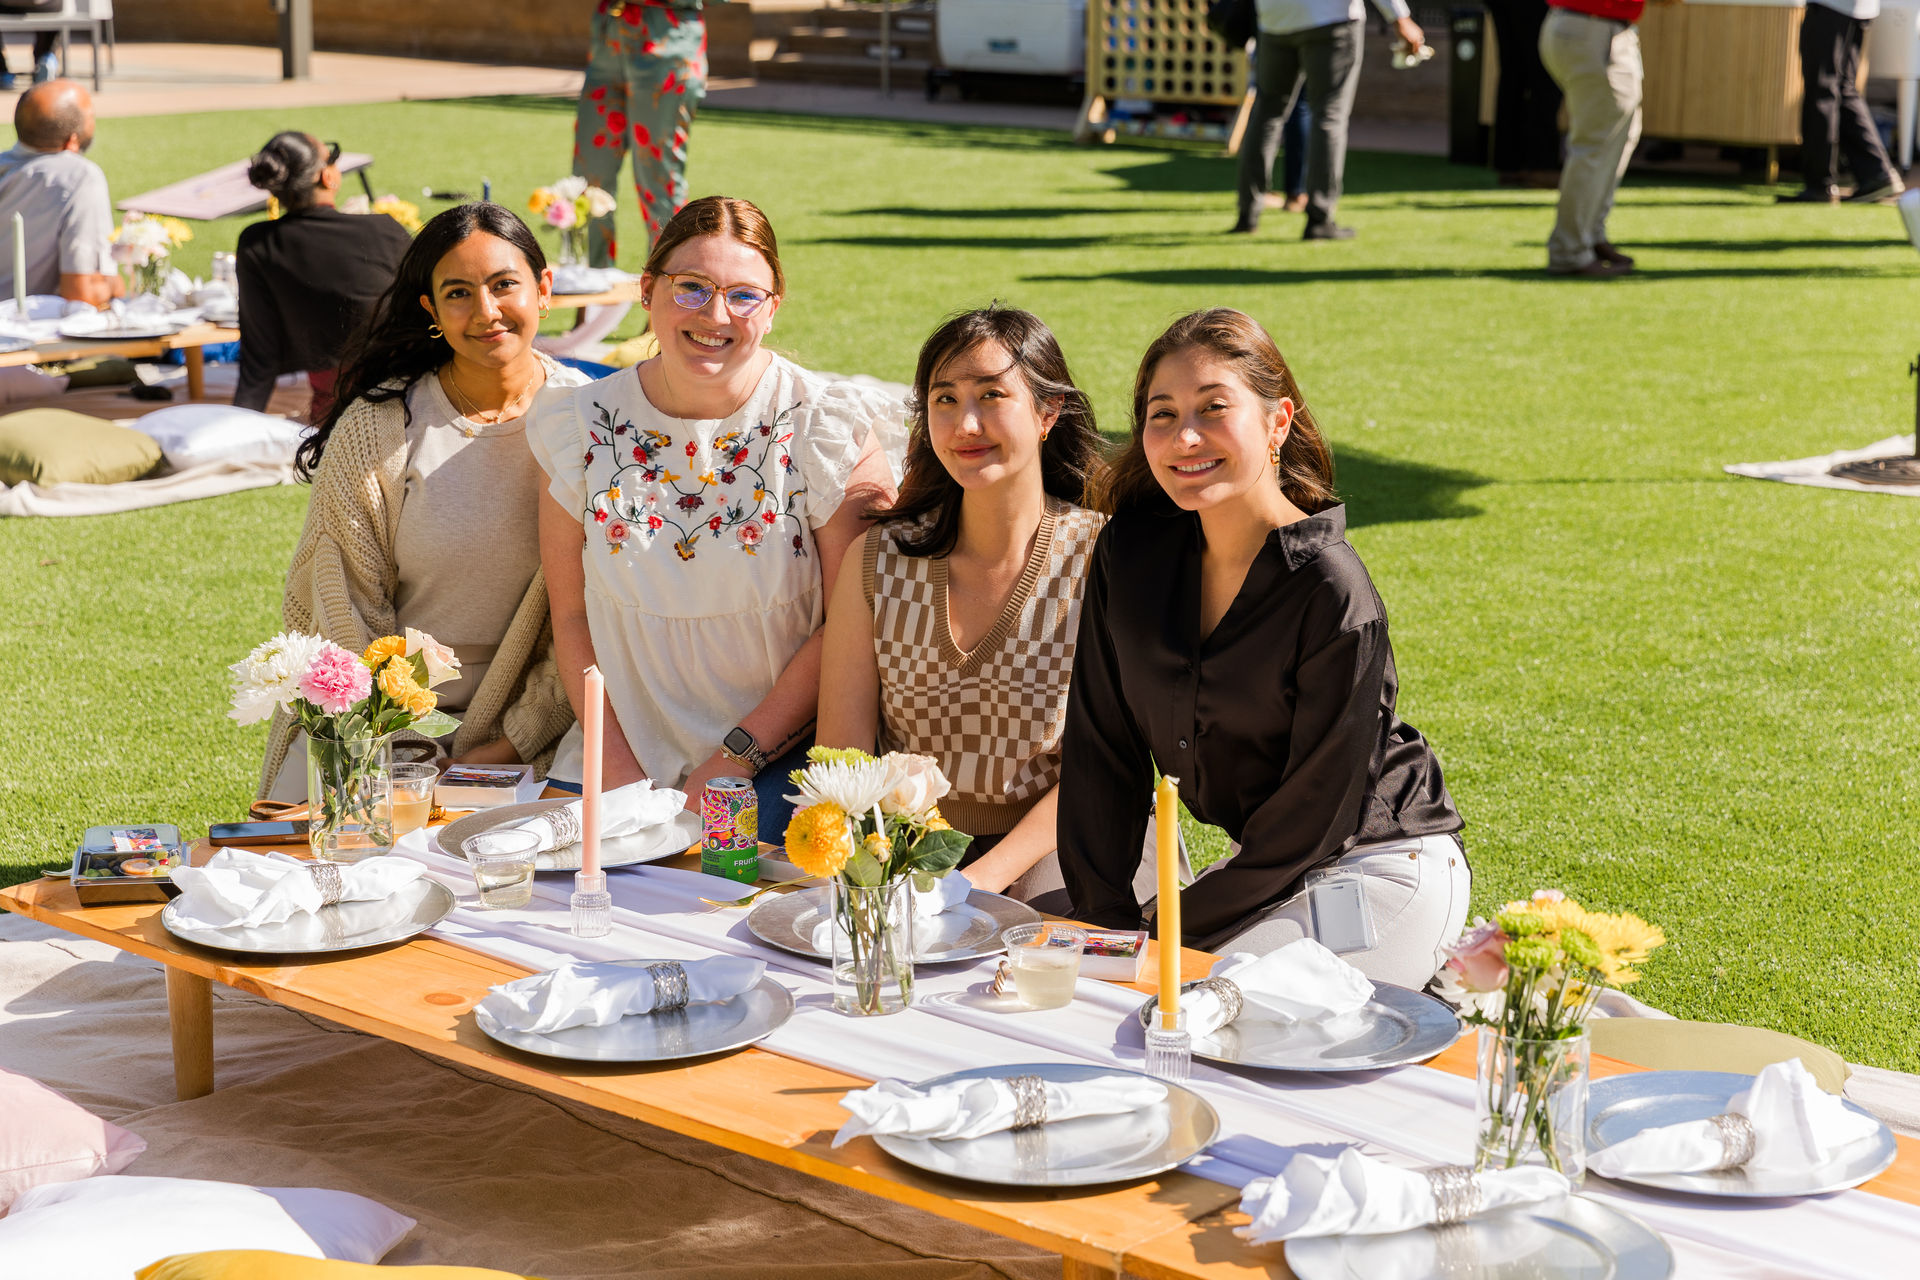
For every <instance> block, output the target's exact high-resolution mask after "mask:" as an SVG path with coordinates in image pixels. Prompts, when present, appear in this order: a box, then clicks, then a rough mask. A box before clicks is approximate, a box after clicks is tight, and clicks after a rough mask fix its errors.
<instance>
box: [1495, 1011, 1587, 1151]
mask: <svg viewBox="0 0 1920 1280" xmlns="http://www.w3.org/2000/svg"><path fill="white" fill-rule="evenodd" d="M1587 1044H1588V1042H1587V1033H1586V1032H1585V1031H1584V1030H1582V1031H1580V1032H1578V1033H1576V1034H1574V1035H1570V1036H1562V1037H1559V1038H1557V1039H1551V1040H1538V1039H1528V1038H1523V1037H1519V1036H1510V1035H1508V1034H1507V1033H1505V1032H1503V1031H1498V1030H1495V1029H1494V1028H1492V1027H1482V1028H1480V1045H1479V1064H1478V1070H1477V1072H1476V1073H1475V1091H1474V1121H1475V1124H1474V1132H1475V1133H1476V1134H1477V1135H1478V1137H1477V1142H1476V1148H1475V1151H1474V1157H1473V1167H1474V1168H1475V1169H1476V1170H1487V1169H1515V1168H1519V1167H1520V1166H1522V1165H1530V1164H1541V1165H1546V1166H1547V1167H1548V1168H1550V1169H1553V1170H1555V1171H1556V1172H1559V1173H1563V1174H1565V1175H1566V1176H1567V1177H1568V1178H1569V1179H1570V1180H1572V1181H1573V1182H1575V1183H1578V1182H1579V1181H1580V1178H1581V1175H1582V1174H1584V1173H1585V1172H1586V1168H1587V1141H1586V1133H1587V1058H1588V1047H1587Z"/></svg>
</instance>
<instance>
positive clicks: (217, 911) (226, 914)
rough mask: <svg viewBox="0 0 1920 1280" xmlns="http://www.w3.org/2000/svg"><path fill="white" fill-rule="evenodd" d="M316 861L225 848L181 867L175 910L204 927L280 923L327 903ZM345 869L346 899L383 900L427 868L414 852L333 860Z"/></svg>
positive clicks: (176, 873)
mask: <svg viewBox="0 0 1920 1280" xmlns="http://www.w3.org/2000/svg"><path fill="white" fill-rule="evenodd" d="M314 865H315V864H314V863H311V862H305V861H302V860H301V859H299V858H291V857H288V856H287V855H286V854H284V853H249V852H247V851H246V850H245V849H222V850H221V851H220V852H218V853H216V854H214V855H213V856H212V857H211V858H209V859H207V863H206V865H205V866H203V867H179V868H176V869H175V870H174V872H173V882H174V884H176V885H178V886H179V887H180V896H179V897H178V898H176V899H175V900H174V904H173V909H174V914H175V916H176V917H177V918H179V920H180V922H181V923H182V924H186V925H190V926H196V927H199V928H204V929H251V928H255V927H257V926H259V925H263V924H279V923H281V922H282V921H285V920H291V919H292V918H293V917H295V916H297V915H302V914H305V913H310V912H314V911H318V910H319V909H320V908H321V907H322V906H324V905H326V901H325V898H324V897H323V896H322V894H321V891H320V882H319V881H318V880H316V879H315V878H314V873H313V867H314ZM328 865H330V866H333V867H335V868H336V869H337V870H338V871H339V873H340V897H339V899H338V900H339V901H341V902H380V901H384V900H385V899H387V898H391V897H392V896H393V895H394V894H396V893H398V892H399V891H400V890H401V889H403V888H405V887H406V886H407V885H410V884H412V883H413V882H414V881H415V880H418V879H419V878H420V877H421V876H423V875H425V874H426V872H427V869H426V868H425V867H424V866H422V865H420V864H419V863H418V862H415V861H414V860H413V859H411V858H378V857H376V858H368V859H366V860H364V861H362V862H355V863H350V864H349V863H331V864H328Z"/></svg>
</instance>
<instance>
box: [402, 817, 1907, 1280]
mask: <svg viewBox="0 0 1920 1280" xmlns="http://www.w3.org/2000/svg"><path fill="white" fill-rule="evenodd" d="M395 852H396V853H397V854H400V855H402V856H405V857H411V858H414V859H416V860H417V861H420V862H422V863H424V864H425V865H426V866H427V868H428V869H429V872H430V873H431V874H432V875H433V876H434V878H435V879H437V880H439V881H441V883H443V884H445V885H446V886H447V887H448V888H449V889H451V890H453V892H454V893H455V894H456V896H458V897H459V898H460V900H461V904H462V905H461V906H460V908H458V909H456V910H455V911H454V913H453V914H452V915H451V916H449V917H448V918H447V919H446V920H445V921H444V922H442V924H441V925H440V926H439V927H438V928H436V929H435V930H434V933H435V934H436V935H437V936H440V937H443V938H446V939H447V940H449V941H452V942H457V943H460V944H461V945H463V946H468V947H472V948H473V949H475V950H477V951H482V952H485V953H487V954H489V955H494V956H498V957H500V958H502V959H506V960H511V961H513V962H514V963H517V964H523V965H526V966H527V967H528V968H530V969H536V970H541V969H548V968H552V967H554V966H555V965H557V964H560V963H562V962H563V961H565V960H567V959H569V958H573V957H583V958H587V959H595V960H610V959H648V960H652V959H670V960H691V959H699V958H701V957H703V956H708V955H712V954H714V953H716V952H722V953H726V954H730V955H750V956H754V957H757V958H759V959H763V960H765V961H766V962H767V964H768V972H769V974H770V975H771V976H773V977H774V978H775V980H776V981H779V982H780V983H782V984H783V985H785V986H786V987H787V988H788V989H789V990H791V991H792V992H793V994H794V997H795V1001H796V1005H797V1008H796V1010H795V1013H794V1016H793V1018H792V1019H791V1020H790V1021H788V1023H787V1024H786V1025H785V1026H783V1027H781V1028H780V1029H779V1030H778V1031H776V1032H774V1034H773V1035H772V1036H770V1037H769V1038H768V1039H767V1040H765V1041H763V1042H762V1047H764V1048H766V1049H769V1050H772V1051H773V1052H776V1053H780V1054H784V1055H785V1056H787V1057H791V1058H797V1059H799V1060H801V1061H804V1062H811V1063H815V1064H817V1065H820V1066H824V1067H829V1068H832V1069H835V1070H839V1071H844V1072H846V1073H848V1074H850V1075H856V1076H860V1077H863V1078H868V1079H872V1078H877V1077H879V1076H894V1077H897V1078H899V1079H903V1080H908V1081H912V1080H919V1079H924V1078H926V1077H928V1076H934V1075H940V1074H943V1073H945V1072H948V1071H954V1070H959V1069H961V1068H964V1067H977V1066H987V1065H993V1064H997V1063H1006V1064H1009V1065H1011V1064H1015V1063H1024V1062H1077V1063H1093V1064H1097V1065H1101V1066H1118V1067H1122V1068H1126V1069H1129V1070H1140V1069H1141V1067H1142V1051H1141V1036H1140V1028H1139V1023H1138V1021H1137V1020H1136V1018H1135V1011H1136V1010H1137V1009H1138V1007H1139V1005H1140V1003H1141V1000H1142V997H1141V995H1140V993H1139V992H1137V991H1132V990H1129V989H1127V988H1124V987H1119V986H1116V985H1113V984H1111V983H1106V982H1100V981H1096V980H1093V979H1082V980H1081V982H1080V984H1079V988H1078V992H1077V994H1076V998H1075V1000H1074V1002H1073V1004H1071V1005H1069V1006H1068V1007H1067V1008H1065V1009H1056V1010H1047V1011H1044V1012H1035V1011H1032V1010H1021V1011H1019V1012H1014V1013H1008V1012H1005V1011H1004V1005H1003V1004H1002V1002H1001V1001H999V1000H998V999H997V998H996V997H993V996H991V995H989V994H987V992H986V984H987V982H988V981H990V980H991V977H992V974H993V967H994V962H993V961H991V960H984V961H978V962H975V963H973V964H956V965H942V966H938V967H928V968H921V969H920V970H919V971H918V972H917V974H916V977H915V983H914V1004H913V1007H912V1008H910V1009H908V1010H906V1011H905V1012H902V1013H898V1014H893V1015H891V1016H887V1017H880V1018H853V1017H847V1016H844V1015H841V1014H838V1013H835V1012H834V1011H833V1005H832V981H831V977H830V975H829V974H828V972H827V968H826V966H825V965H824V964H817V963H814V962H811V961H808V960H805V959H802V958H801V957H799V956H795V955H791V954H789V953H787V952H784V951H780V950H777V949H775V948H772V947H768V946H765V945H763V944H762V943H760V942H759V940H758V939H756V938H755V937H754V936H753V935H752V934H751V933H750V932H748V930H747V927H746V914H747V913H746V912H745V911H742V910H739V909H735V908H715V907H709V906H707V905H706V904H704V903H702V902H701V901H700V898H701V897H702V896H708V897H714V898H734V897H738V896H739V895H740V894H741V893H742V892H743V891H744V888H743V886H740V885H738V884H736V883H735V882H733V881H730V880H718V879H715V878H712V877H708V876H703V875H700V874H698V873H695V872H688V871H678V870H674V869H672V868H667V867H652V866H638V867H628V868H622V869H619V870H617V871H614V872H611V873H610V874H609V875H608V887H609V889H610V890H611V891H612V893H613V901H614V909H613V932H612V933H611V934H609V935H608V936H607V937H605V938H598V939H592V940H583V939H579V938H575V937H573V936H572V934H570V933H569V932H568V931H567V926H568V921H569V916H568V907H567V898H568V895H569V894H570V893H571V892H572V887H573V882H572V878H571V877H563V876H550V877H546V878H543V879H540V880H538V881H537V882H536V885H535V888H534V901H533V903H532V905H531V906H530V907H528V908H527V909H524V910H519V911H481V910H478V909H475V908H474V907H473V906H472V905H471V904H473V903H475V902H477V894H476V892H475V889H474V884H473V878H472V876H471V874H469V872H468V871H467V867H466V862H465V860H464V859H460V858H458V857H448V856H447V855H445V854H443V853H441V852H440V851H439V848H438V845H437V844H433V843H432V842H431V833H430V832H414V833H411V834H409V835H408V836H406V837H403V838H402V839H401V841H400V843H399V845H398V846H397V848H396V850H395ZM1190 1083H1191V1085H1192V1087H1193V1088H1195V1089H1196V1090H1197V1091H1198V1092H1199V1093H1201V1094H1202V1095H1203V1096H1205V1097H1206V1099H1207V1100H1208V1101H1209V1102H1211V1103H1212V1104H1213V1105H1214V1107H1215V1108H1216V1109H1217V1110H1218V1111H1219V1113H1220V1120H1221V1134H1222V1136H1221V1139H1220V1140H1219V1141H1218V1142H1216V1143H1215V1144H1214V1145H1213V1146H1212V1147H1211V1148H1209V1149H1208V1151H1207V1153H1206V1154H1205V1155H1203V1156H1201V1157H1199V1158H1197V1159H1195V1160H1193V1161H1192V1162H1190V1163H1189V1164H1188V1165H1187V1166H1186V1168H1187V1170H1188V1171H1189V1172H1192V1173H1195V1174H1198V1175H1200V1176H1202V1177H1206V1178H1210V1179H1213V1180H1214V1181H1217V1182H1223V1183H1226V1184H1228V1185H1231V1186H1236V1187H1237V1186H1241V1185H1243V1184H1244V1183H1246V1182H1247V1181H1249V1180H1250V1179H1251V1178H1253V1177H1255V1176H1258V1175H1260V1174H1268V1173H1273V1172H1276V1171H1277V1169H1278V1166H1279V1164H1280V1163H1282V1162H1283V1161H1284V1159H1285V1153H1284V1152H1283V1151H1282V1150H1281V1149H1282V1148H1286V1147H1292V1146H1298V1145H1302V1144H1310V1143H1349V1142H1352V1143H1358V1144H1359V1145H1360V1147H1361V1148H1362V1150H1364V1151H1365V1152H1366V1153H1367V1154H1369V1155H1374V1156H1380V1157H1384V1158H1386V1159H1389V1160H1393V1161H1395V1162H1396V1163H1400V1164H1403V1165H1407V1166H1409V1167H1424V1166H1429V1165H1434V1164H1446V1163H1459V1162H1463V1161H1465V1160H1467V1159H1468V1158H1469V1156H1470V1153H1471V1151H1472V1147H1473V1082H1472V1081H1471V1080H1469V1079H1465V1078H1463V1077H1460V1076H1455V1075H1451V1074H1449V1073H1447V1072H1443V1071H1438V1070H1434V1069H1432V1068H1428V1067H1407V1068H1403V1069H1400V1070H1397V1071H1388V1072H1381V1073H1378V1074H1376V1075H1373V1076H1370V1077H1358V1076H1343V1077H1337V1078H1321V1079H1310V1078H1307V1077H1303V1076H1298V1075H1294V1076H1289V1075H1285V1074H1281V1073H1272V1074H1270V1075H1269V1074H1256V1073H1252V1072H1249V1073H1246V1074H1236V1073H1233V1072H1229V1071H1225V1070H1222V1069H1220V1068H1217V1067H1214V1066H1212V1065H1211V1064H1208V1063H1205V1062H1200V1061H1195V1063H1194V1064H1193V1077H1192V1080H1191V1082H1190ZM1584 1191H1585V1193H1586V1194H1588V1195H1592V1196H1595V1197H1596V1198H1599V1199H1602V1200H1606V1201H1608V1202H1610V1203H1613V1204H1616V1205H1618V1206H1619V1207H1621V1208H1623V1209H1625V1210H1626V1211H1627V1212H1629V1213H1633V1214H1635V1215H1637V1216H1639V1217H1641V1218H1643V1219H1644V1220H1645V1221H1647V1222H1648V1223H1649V1224H1650V1225H1651V1226H1653V1227H1654V1228H1655V1229H1656V1230H1658V1231H1659V1232H1660V1233H1661V1234H1662V1235H1663V1236H1665V1237H1666V1238H1667V1240H1668V1242H1669V1243H1670V1244H1671V1245H1672V1246H1673V1249H1674V1253H1675V1256H1676V1257H1677V1258H1678V1260H1679V1263H1680V1269H1679V1275H1680V1276H1681V1277H1683V1278H1685V1280H1692V1278H1693V1277H1722V1276H1724V1277H1727V1278H1728V1280H1735V1278H1738V1280H1756V1278H1765V1277H1775V1276H1777V1277H1780V1278H1781V1280H1786V1278H1787V1277H1808V1276H1832V1277H1849V1278H1851V1277H1858V1278H1859V1280H1881V1278H1882V1277H1886V1276H1891V1275H1900V1274H1905V1273H1906V1271H1907V1269H1908V1268H1909V1266H1910V1265H1911V1262H1912V1254H1913V1249H1914V1244H1915V1242H1916V1241H1920V1207H1916V1206H1913V1205H1908V1204H1904V1203H1902V1202H1900V1201H1896V1200H1891V1199H1888V1198H1886V1197H1884V1196H1876V1195H1870V1194H1867V1193H1864V1192H1858V1191H1853V1192H1843V1193H1841V1194H1839V1195H1835V1196H1827V1197H1822V1198H1819V1199H1813V1200H1801V1201H1793V1202H1785V1203H1782V1202H1777V1201H1757V1202H1735V1201H1725V1202H1715V1201H1708V1200H1696V1199H1685V1200H1683V1199H1682V1198H1680V1197H1671V1198H1669V1197H1661V1196H1653V1195H1640V1194H1636V1193H1634V1192H1631V1191H1627V1190H1624V1189H1616V1188H1615V1187H1613V1186H1611V1185H1610V1184H1607V1183H1604V1182H1599V1181H1596V1180H1590V1181H1589V1182H1588V1184H1587V1186H1586V1187H1585V1188H1584Z"/></svg>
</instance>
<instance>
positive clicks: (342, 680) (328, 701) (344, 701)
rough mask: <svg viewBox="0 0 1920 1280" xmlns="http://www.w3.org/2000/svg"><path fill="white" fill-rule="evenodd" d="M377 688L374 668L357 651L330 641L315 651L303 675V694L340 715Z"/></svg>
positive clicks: (319, 705) (328, 711)
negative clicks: (374, 686) (354, 653)
mask: <svg viewBox="0 0 1920 1280" xmlns="http://www.w3.org/2000/svg"><path fill="white" fill-rule="evenodd" d="M372 689H373V672H372V671H370V670H368V668H367V665H366V664H365V663H364V662H362V661H360V659H359V658H357V657H355V656H354V655H353V654H351V653H348V652H347V651H346V650H345V649H342V648H341V647H340V646H339V645H337V644H330V645H328V646H327V647H326V648H324V649H322V650H320V652H319V653H317V654H315V655H314V657H313V661H312V662H311V663H309V664H308V666H307V674H306V675H304V676H302V677H301V678H300V696H301V697H303V698H305V699H306V700H307V701H308V702H311V703H312V704H313V705H314V706H316V707H319V708H320V709H321V710H322V711H324V712H326V713H327V714H328V715H330V716H337V715H339V714H340V713H341V712H343V711H345V710H346V709H347V708H348V707H351V706H352V705H353V704H354V703H356V702H358V701H360V699H362V698H364V697H366V696H367V694H368V693H369V692H371V691H372Z"/></svg>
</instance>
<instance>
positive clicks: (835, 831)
mask: <svg viewBox="0 0 1920 1280" xmlns="http://www.w3.org/2000/svg"><path fill="white" fill-rule="evenodd" d="M852 856H853V832H852V830H851V829H850V828H849V827H848V825H847V813H846V810H844V809H842V808H841V807H840V806H839V805H837V804H829V803H827V802H825V801H822V802H821V803H819V804H815V805H808V806H807V807H806V808H804V809H802V810H800V811H799V812H798V813H796V814H794V815H793V820H792V821H791V822H789V823H787V857H788V858H790V859H792V860H793V865H794V866H796V867H799V868H800V869H801V870H802V871H804V872H806V873H807V874H808V875H810V876H836V875H839V874H840V868H842V867H844V866H846V865H847V859H848V858H851V857H852Z"/></svg>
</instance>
